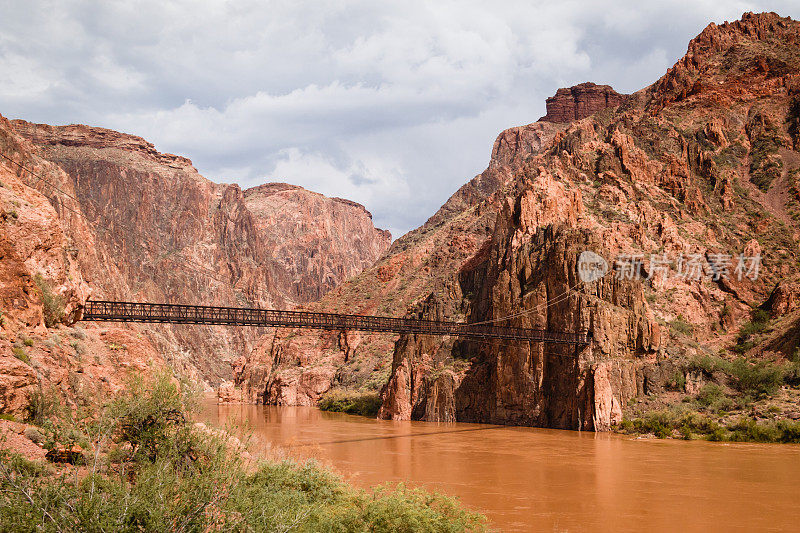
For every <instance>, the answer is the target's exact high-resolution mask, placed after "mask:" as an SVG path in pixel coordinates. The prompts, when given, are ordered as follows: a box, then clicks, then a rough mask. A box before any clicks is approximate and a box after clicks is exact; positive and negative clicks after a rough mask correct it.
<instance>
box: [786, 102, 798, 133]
mask: <svg viewBox="0 0 800 533" xmlns="http://www.w3.org/2000/svg"><path fill="white" fill-rule="evenodd" d="M786 122H787V124H788V125H789V135H791V136H792V140H793V141H794V142H795V144H797V143H799V142H800V98H798V97H795V98H794V99H793V100H792V103H791V104H789V113H787V115H786Z"/></svg>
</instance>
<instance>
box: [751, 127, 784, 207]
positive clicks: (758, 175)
mask: <svg viewBox="0 0 800 533" xmlns="http://www.w3.org/2000/svg"><path fill="white" fill-rule="evenodd" d="M781 146H782V143H781V139H780V136H779V135H778V134H777V132H775V131H774V130H768V131H767V132H766V133H765V134H763V135H761V136H759V137H758V138H757V139H755V140H754V141H752V143H751V144H750V181H752V182H753V183H754V184H755V185H756V187H758V188H759V189H761V190H762V191H764V192H767V191H768V190H769V187H770V185H771V184H772V182H773V180H775V179H776V178H779V177H780V176H781V172H782V170H783V162H782V161H781V160H780V159H777V158H776V157H775V154H776V153H777V152H778V149H779V148H780V147H781Z"/></svg>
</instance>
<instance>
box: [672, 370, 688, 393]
mask: <svg viewBox="0 0 800 533" xmlns="http://www.w3.org/2000/svg"><path fill="white" fill-rule="evenodd" d="M669 386H670V388H672V389H673V390H676V391H678V392H683V391H685V390H686V376H685V375H684V374H683V372H681V371H676V372H675V373H674V374H672V377H671V378H670V379H669Z"/></svg>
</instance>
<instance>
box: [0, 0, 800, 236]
mask: <svg viewBox="0 0 800 533" xmlns="http://www.w3.org/2000/svg"><path fill="white" fill-rule="evenodd" d="M492 4H494V5H492ZM642 5H647V7H641V6H642ZM745 11H777V12H778V13H780V14H782V15H789V16H792V17H793V18H800V2H797V0H787V1H780V0H775V1H772V2H769V1H741V2H740V1H725V0H693V1H686V0H683V1H679V0H661V1H659V2H642V1H641V0H640V1H635V2H625V1H620V2H613V1H612V2H602V3H601V2H596V1H593V0H583V1H577V0H575V1H569V0H567V1H563V0H562V1H560V2H544V1H542V2H539V1H527V2H516V1H507V2H497V3H490V2H486V1H484V2H465V1H461V2H449V1H444V0H436V1H431V2H417V1H414V0H404V1H402V2H381V1H377V0H363V1H362V0H353V1H349V0H348V1H343V0H337V1H319V2H305V1H300V0H295V1H285V2H284V1H273V2H255V1H253V2H249V1H237V2H212V1H206V2H188V1H187V2H163V1H154V2H147V1H142V2H137V1H130V0H128V1H125V2H100V1H98V2H70V1H62V2H40V1H33V0H24V1H16V0H14V1H12V0H0V13H2V15H1V16H0V73H2V76H0V114H2V115H4V116H6V117H9V118H24V119H26V120H31V121H36V122H46V123H49V124H70V123H83V124H91V125H96V126H104V127H108V128H112V129H116V130H120V131H124V132H127V133H132V134H136V135H140V136H143V137H145V138H146V139H148V140H150V141H151V142H153V143H155V145H156V147H157V148H158V149H159V150H161V151H164V152H172V153H177V154H181V155H185V156H187V157H189V158H191V159H192V160H193V162H194V164H195V166H196V167H197V168H198V169H199V170H200V172H201V173H202V174H203V175H205V176H206V177H208V178H210V179H212V180H214V181H219V182H236V183H239V184H240V185H241V186H242V187H249V186H253V185H257V184H259V183H263V182H266V181H286V182H289V183H294V184H298V185H302V186H303V187H306V188H308V189H311V190H314V191H318V192H322V193H324V194H326V195H329V196H342V197H345V198H350V199H352V200H355V201H358V202H361V203H363V204H364V205H366V206H367V208H368V209H369V210H370V211H372V213H373V215H374V219H375V222H376V224H377V225H378V226H379V227H383V228H388V229H390V230H391V231H392V233H393V235H394V236H395V237H398V236H400V235H401V234H402V233H404V232H406V231H408V230H409V229H413V228H414V227H416V226H418V225H420V224H422V223H423V222H424V221H425V220H426V219H427V218H428V217H429V216H430V215H431V214H433V212H434V211H435V210H436V209H437V208H438V207H439V206H440V205H441V204H442V203H443V202H444V201H445V200H446V199H447V197H449V196H450V195H451V194H452V193H453V192H454V191H455V190H456V189H458V187H459V186H461V185H462V184H463V183H464V182H466V181H467V180H469V179H470V178H472V176H474V175H475V174H477V173H479V172H481V171H482V170H483V169H484V168H485V167H486V165H487V163H488V160H489V155H490V152H491V147H492V142H493V141H494V138H495V137H496V135H497V134H498V133H499V132H500V131H501V130H503V129H505V128H508V127H511V126H516V125H520V124H527V123H530V122H533V121H535V120H536V119H538V118H539V117H540V116H542V115H543V114H544V111H545V110H544V100H545V98H546V97H547V96H550V95H552V94H553V93H554V92H555V90H556V89H557V88H558V87H563V86H570V85H574V84H576V83H580V82H583V81H594V82H596V83H607V84H610V85H612V86H613V87H614V88H615V89H617V90H618V91H621V92H633V91H635V90H638V89H640V88H642V87H644V86H645V85H648V84H649V83H651V82H653V81H655V80H656V79H657V78H658V77H659V76H661V74H663V72H664V71H665V70H666V69H667V68H668V67H669V66H671V65H672V64H673V63H674V62H675V61H676V60H677V59H679V58H680V57H681V56H682V55H683V54H684V52H685V51H686V46H687V43H688V41H689V39H691V38H692V37H694V36H695V35H696V34H697V33H699V32H700V31H701V30H702V29H703V27H705V26H706V25H707V24H708V23H709V22H710V21H715V22H723V21H725V20H734V19H738V18H739V17H740V16H741V14H742V13H743V12H745Z"/></svg>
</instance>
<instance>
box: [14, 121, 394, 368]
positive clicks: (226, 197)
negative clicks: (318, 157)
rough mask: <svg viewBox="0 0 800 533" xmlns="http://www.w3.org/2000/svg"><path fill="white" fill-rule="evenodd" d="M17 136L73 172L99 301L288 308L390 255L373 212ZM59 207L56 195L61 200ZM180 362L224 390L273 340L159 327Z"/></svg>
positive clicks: (159, 341) (109, 141) (65, 138)
mask: <svg viewBox="0 0 800 533" xmlns="http://www.w3.org/2000/svg"><path fill="white" fill-rule="evenodd" d="M13 126H14V128H15V130H16V132H18V133H19V134H21V135H22V136H24V137H25V138H26V139H27V140H28V141H29V142H33V143H36V145H37V146H39V149H40V150H41V153H42V154H43V156H44V157H45V158H46V159H47V160H49V161H52V162H54V163H56V164H57V165H58V166H59V167H60V168H62V169H64V170H65V171H66V177H67V180H66V181H68V182H69V185H70V190H74V192H75V197H76V198H77V200H78V201H77V203H76V205H75V206H72V208H77V209H79V210H81V211H82V213H83V215H84V216H85V217H86V218H87V219H88V220H89V223H88V224H84V225H85V226H86V227H85V228H83V230H85V231H84V233H89V234H91V235H92V242H91V244H89V245H88V246H87V248H89V249H90V253H91V256H89V255H86V257H85V260H83V261H80V267H81V271H82V272H83V273H84V275H85V276H86V278H87V280H88V282H89V284H90V285H91V286H92V288H93V291H94V293H93V296H94V297H95V298H98V299H99V298H107V299H133V300H143V301H156V302H158V301H167V302H181V303H193V304H204V305H228V306H260V307H267V308H289V307H292V306H295V305H297V304H302V303H306V302H308V301H312V300H315V299H318V298H319V297H320V296H321V295H322V294H324V293H325V292H326V291H328V290H330V289H331V288H333V287H335V286H336V285H338V284H339V283H341V282H342V281H343V280H344V279H346V278H348V277H350V276H353V275H355V274H357V273H358V272H360V271H361V270H363V269H364V268H365V267H366V266H368V265H370V264H372V263H373V262H374V261H375V259H377V258H378V257H379V256H380V254H381V253H382V252H383V251H384V250H385V249H386V248H387V247H388V246H389V243H390V240H391V236H390V235H389V234H388V232H385V231H382V230H378V229H376V228H375V227H374V226H373V224H372V219H371V215H370V214H369V212H367V211H366V209H364V207H363V206H361V205H359V204H356V203H354V202H349V201H346V200H341V199H335V198H326V197H324V196H322V195H320V194H316V193H313V192H310V191H306V190H305V189H302V188H300V187H294V186H290V185H285V184H267V185H264V186H261V187H256V188H253V189H249V190H246V191H242V190H241V189H240V188H239V187H238V186H237V185H227V184H217V183H213V182H211V181H209V180H207V179H205V178H203V177H202V176H201V175H200V174H199V173H198V172H197V170H196V169H195V168H194V167H193V166H192V164H191V161H189V160H188V159H186V158H183V157H179V156H174V155H171V154H161V153H159V152H158V151H157V150H156V149H155V148H154V147H153V145H152V144H151V143H148V142H147V141H145V140H144V139H142V138H140V137H135V136H131V135H125V134H121V133H118V132H114V131H110V130H106V129H103V128H93V127H88V126H81V125H73V126H48V125H39V124H31V123H27V122H24V121H14V122H13ZM56 196H57V195H56ZM147 331H148V334H149V335H151V338H152V340H153V342H154V343H155V344H156V345H157V346H158V348H159V349H160V350H162V351H164V352H167V353H169V354H171V355H170V356H169V357H170V359H171V360H180V361H181V364H182V365H184V366H187V367H192V366H193V367H195V368H196V369H197V373H199V375H200V376H201V377H202V378H204V379H206V380H208V381H210V382H211V383H212V384H217V383H218V382H220V380H223V379H226V378H230V377H232V374H231V361H232V360H234V359H235V358H237V357H238V356H240V355H241V354H243V353H247V352H249V351H250V350H252V348H253V347H254V346H255V343H256V341H257V339H258V337H259V336H260V335H261V334H263V331H257V330H253V329H248V328H218V327H202V326H170V325H164V326H161V325H154V326H149V327H148V328H147Z"/></svg>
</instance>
